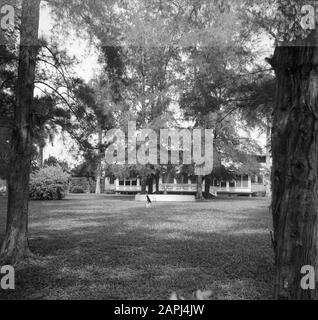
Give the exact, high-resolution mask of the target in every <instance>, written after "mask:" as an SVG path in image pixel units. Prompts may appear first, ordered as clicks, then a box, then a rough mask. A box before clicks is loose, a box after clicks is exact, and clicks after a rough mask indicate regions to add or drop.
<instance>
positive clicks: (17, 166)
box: [1, 0, 40, 264]
mask: <svg viewBox="0 0 318 320" xmlns="http://www.w3.org/2000/svg"><path fill="white" fill-rule="evenodd" d="M39 15H40V0H24V1H23V4H22V16H21V27H20V30H21V31H20V53H19V68H18V80H17V88H16V106H15V110H14V117H15V128H14V130H13V133H12V145H11V148H12V149H11V155H10V158H11V159H10V169H9V174H8V211H7V229H6V235H5V239H4V242H3V244H2V248H1V263H8V264H15V263H17V262H19V261H20V260H22V259H23V258H25V256H26V255H28V253H29V252H28V240H27V232H28V200H29V175H30V168H31V151H32V135H31V124H30V119H31V105H32V103H33V93H34V79H35V67H36V57H37V52H38V46H37V43H38V29H39Z"/></svg>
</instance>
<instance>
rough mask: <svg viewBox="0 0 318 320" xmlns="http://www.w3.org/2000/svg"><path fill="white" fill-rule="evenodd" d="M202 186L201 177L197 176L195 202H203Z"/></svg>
mask: <svg viewBox="0 0 318 320" xmlns="http://www.w3.org/2000/svg"><path fill="white" fill-rule="evenodd" d="M202 185H203V177H202V176H197V196H196V199H197V200H203V191H202Z"/></svg>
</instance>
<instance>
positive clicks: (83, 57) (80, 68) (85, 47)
mask: <svg viewBox="0 0 318 320" xmlns="http://www.w3.org/2000/svg"><path fill="white" fill-rule="evenodd" d="M52 26H53V20H52V18H51V14H50V11H49V8H48V7H47V6H42V7H41V13H40V27H39V36H40V37H43V38H45V39H49V38H50V37H51V35H52V32H51V29H52ZM59 43H60V47H61V49H66V50H67V52H68V54H69V55H70V56H75V57H76V58H77V60H78V61H79V63H78V64H77V65H76V66H74V73H75V74H76V75H77V76H78V77H80V78H82V79H84V80H85V81H86V82H88V81H89V80H91V79H92V78H93V77H94V75H95V74H96V73H97V72H98V70H99V65H98V53H97V51H96V49H95V48H93V47H92V46H90V44H89V43H88V41H85V40H83V39H79V38H77V37H75V36H73V37H68V38H67V39H65V38H62V39H61V41H60V42H59ZM39 92H40V91H37V90H36V91H35V94H39ZM65 144H67V147H66V146H65ZM70 146H74V147H75V146H76V144H74V143H73V142H72V140H71V139H68V138H66V140H63V137H62V136H61V135H58V136H57V137H55V139H54V142H53V144H49V145H47V146H46V147H45V149H44V159H47V158H48V157H50V156H54V157H56V158H58V159H61V160H67V161H68V162H69V163H70V164H71V165H72V166H74V165H76V164H77V161H76V160H75V159H74V158H73V157H72V156H71V155H70V152H69V151H68V148H69V147H70Z"/></svg>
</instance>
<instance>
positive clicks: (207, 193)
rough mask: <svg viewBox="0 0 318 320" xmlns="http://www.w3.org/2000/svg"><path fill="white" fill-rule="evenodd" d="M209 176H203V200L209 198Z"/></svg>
mask: <svg viewBox="0 0 318 320" xmlns="http://www.w3.org/2000/svg"><path fill="white" fill-rule="evenodd" d="M210 187H211V176H210V175H208V176H205V187H204V198H205V199H209V198H210Z"/></svg>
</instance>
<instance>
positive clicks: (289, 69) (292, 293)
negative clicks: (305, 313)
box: [270, 46, 318, 299]
mask: <svg viewBox="0 0 318 320" xmlns="http://www.w3.org/2000/svg"><path fill="white" fill-rule="evenodd" d="M270 62H271V64H272V66H273V67H274V69H275V72H276V75H277V81H278V90H277V104H276V107H275V111H274V123H273V134H272V152H273V200H272V211H273V222H274V248H275V262H276V277H275V298H276V299H317V290H307V291H305V290H302V289H301V285H300V282H301V278H302V277H303V275H301V273H300V272H301V268H302V267H303V266H305V265H310V266H313V267H314V268H315V269H316V271H317V270H318V269H317V268H318V258H317V249H318V237H317V236H318V233H317V232H318V230H317V223H318V220H317V214H318V181H317V177H318V172H317V171H318V121H317V120H318V119H317V117H318V99H317V98H318V47H317V46H316V47H308V46H303V47H277V48H276V51H275V55H274V57H273V59H271V61H270ZM317 280H318V279H316V286H317V284H318V283H317Z"/></svg>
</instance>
